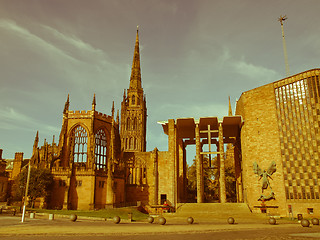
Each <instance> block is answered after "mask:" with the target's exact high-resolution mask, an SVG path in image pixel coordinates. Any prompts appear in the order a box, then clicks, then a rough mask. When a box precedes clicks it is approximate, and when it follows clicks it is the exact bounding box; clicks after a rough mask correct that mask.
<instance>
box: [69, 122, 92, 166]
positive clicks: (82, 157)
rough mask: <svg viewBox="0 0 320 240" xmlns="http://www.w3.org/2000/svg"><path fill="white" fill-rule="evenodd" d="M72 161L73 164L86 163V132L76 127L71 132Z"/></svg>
mask: <svg viewBox="0 0 320 240" xmlns="http://www.w3.org/2000/svg"><path fill="white" fill-rule="evenodd" d="M72 135H73V139H74V142H73V145H74V148H73V161H74V162H75V163H87V140H88V134H87V131H86V130H85V129H84V128H83V127H81V126H78V127H76V128H75V129H74V130H73V134H72Z"/></svg>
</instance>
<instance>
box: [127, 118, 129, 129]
mask: <svg viewBox="0 0 320 240" xmlns="http://www.w3.org/2000/svg"><path fill="white" fill-rule="evenodd" d="M127 130H130V118H127Z"/></svg>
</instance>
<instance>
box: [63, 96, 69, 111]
mask: <svg viewBox="0 0 320 240" xmlns="http://www.w3.org/2000/svg"><path fill="white" fill-rule="evenodd" d="M69 105H70V102H69V93H68V98H67V101H66V103H65V104H64V109H63V113H66V112H67V111H68V110H69Z"/></svg>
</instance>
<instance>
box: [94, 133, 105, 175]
mask: <svg viewBox="0 0 320 240" xmlns="http://www.w3.org/2000/svg"><path fill="white" fill-rule="evenodd" d="M95 143H96V147H95V161H96V168H97V169H100V168H107V137H106V134H105V132H104V131H103V130H102V129H100V130H99V131H98V132H97V133H96V134H95Z"/></svg>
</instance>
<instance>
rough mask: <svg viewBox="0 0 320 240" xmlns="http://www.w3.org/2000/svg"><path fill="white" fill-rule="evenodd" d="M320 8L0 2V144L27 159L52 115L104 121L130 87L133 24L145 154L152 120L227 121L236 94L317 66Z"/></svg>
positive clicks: (156, 1) (155, 138)
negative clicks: (143, 99) (79, 114)
mask: <svg viewBox="0 0 320 240" xmlns="http://www.w3.org/2000/svg"><path fill="white" fill-rule="evenodd" d="M319 7H320V2H319V1H317V0H313V1H312V0H310V1H308V3H307V4H306V3H305V2H303V1H292V0H290V1H289V0H287V1H264V2H262V1H254V0H244V1H209V0H201V1H192V0H174V1H160V0H151V1H150V0H140V1H138V0H133V1H117V0H113V1H111V0H110V1H103V0H100V1H98V0H97V1H84V0H70V1H62V0H56V1H40V0H37V1H36V0H30V1H23V0H13V1H1V2H0V14H1V18H0V34H1V38H0V66H1V67H0V68H1V80H0V81H1V88H0V126H1V127H0V148H3V149H4V157H6V158H12V157H13V156H14V152H16V151H23V152H25V157H30V156H31V151H32V144H33V139H34V137H35V133H36V131H37V130H39V131H40V138H41V141H43V140H44V138H46V139H47V140H48V141H51V139H52V135H56V138H57V137H58V136H57V135H59V131H60V127H61V122H62V110H63V106H64V102H65V100H66V97H67V94H68V93H69V94H70V109H71V110H88V109H90V108H91V102H92V97H93V94H94V93H96V97H97V110H98V111H101V112H103V113H107V114H110V111H111V106H112V101H115V106H116V108H120V102H121V100H122V94H123V89H126V88H128V87H129V78H130V67H131V64H132V57H133V50H134V41H135V33H136V26H137V25H140V28H139V29H140V31H139V33H140V47H141V67H142V82H143V87H144V90H145V93H146V96H147V106H148V130H147V132H148V133H147V134H148V136H147V140H148V144H147V148H148V150H152V149H153V148H154V147H158V148H159V149H160V150H166V148H167V146H166V144H167V137H166V135H164V134H163V132H162V127H161V125H159V124H157V121H159V120H167V119H169V118H178V117H196V118H197V117H200V116H219V117H222V116H223V115H226V114H227V109H228V108H227V106H228V96H231V100H232V106H233V108H234V103H235V100H236V98H239V97H240V95H241V93H242V92H243V91H247V90H250V89H252V88H255V87H258V86H261V85H263V84H267V83H270V82H273V81H276V80H279V79H281V78H283V77H284V75H285V70H284V69H285V68H284V60H283V48H282V37H281V28H280V24H279V22H278V21H277V18H278V17H279V15H280V14H282V15H283V14H287V16H288V20H287V22H285V34H286V40H287V49H288V56H289V65H290V69H291V73H292V74H295V73H298V72H302V71H305V70H308V69H311V68H316V67H319V55H320V50H319V49H320V48H319V47H320V42H319V32H320V31H319V28H320V26H318V25H317V24H315V23H317V22H319V18H320V16H319V14H318V9H319Z"/></svg>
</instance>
